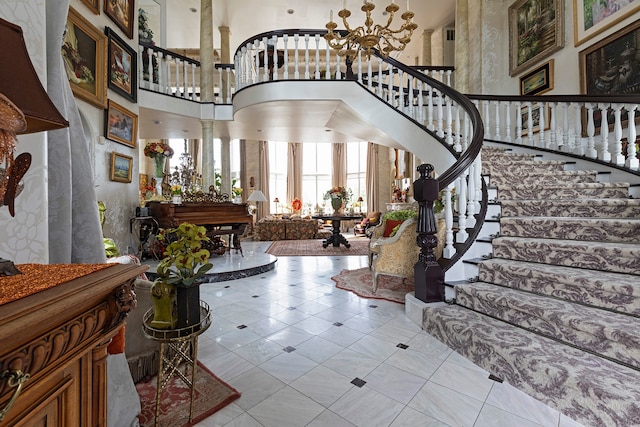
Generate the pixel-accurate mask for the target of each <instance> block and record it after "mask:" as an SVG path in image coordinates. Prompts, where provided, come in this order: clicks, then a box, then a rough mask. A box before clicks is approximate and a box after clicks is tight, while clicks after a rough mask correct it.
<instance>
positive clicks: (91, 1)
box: [82, 0, 100, 15]
mask: <svg viewBox="0 0 640 427" xmlns="http://www.w3.org/2000/svg"><path fill="white" fill-rule="evenodd" d="M82 4H84V5H85V6H87V7H88V8H89V9H91V12H93V13H94V14H96V15H100V0H82Z"/></svg>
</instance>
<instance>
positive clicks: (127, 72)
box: [104, 27, 138, 102]
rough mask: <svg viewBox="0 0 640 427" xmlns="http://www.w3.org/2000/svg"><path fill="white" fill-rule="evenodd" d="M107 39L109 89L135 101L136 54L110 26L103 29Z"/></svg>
mask: <svg viewBox="0 0 640 427" xmlns="http://www.w3.org/2000/svg"><path fill="white" fill-rule="evenodd" d="M104 32H105V34H106V35H107V40H108V44H107V46H108V48H107V52H108V57H107V59H108V61H107V72H108V74H109V78H108V87H109V89H111V90H113V91H115V92H117V93H119V94H120V95H122V96H124V97H125V98H127V99H129V100H130V101H131V102H136V101H137V99H138V98H137V90H136V87H137V86H138V85H137V75H138V67H137V63H138V62H137V59H138V57H137V55H136V53H135V51H134V50H133V48H132V47H131V46H129V45H128V44H127V43H125V41H124V40H122V38H120V36H118V35H117V34H116V33H115V31H113V30H112V29H111V28H109V27H106V28H105V30H104Z"/></svg>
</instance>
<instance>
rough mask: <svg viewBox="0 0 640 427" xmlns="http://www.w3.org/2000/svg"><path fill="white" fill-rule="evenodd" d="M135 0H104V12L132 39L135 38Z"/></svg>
mask: <svg viewBox="0 0 640 427" xmlns="http://www.w3.org/2000/svg"><path fill="white" fill-rule="evenodd" d="M134 2H135V1H134V0H104V13H105V14H106V15H107V16H108V17H109V18H111V20H112V21H113V22H114V23H115V24H116V25H117V26H118V28H120V29H121V30H122V31H123V32H124V34H125V35H126V36H127V37H129V38H130V39H132V38H133V18H134V9H133V6H134Z"/></svg>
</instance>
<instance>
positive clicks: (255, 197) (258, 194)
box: [247, 190, 267, 202]
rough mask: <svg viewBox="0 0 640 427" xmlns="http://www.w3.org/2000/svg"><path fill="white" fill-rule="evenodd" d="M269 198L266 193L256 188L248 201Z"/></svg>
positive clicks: (262, 200) (260, 200) (264, 200)
mask: <svg viewBox="0 0 640 427" xmlns="http://www.w3.org/2000/svg"><path fill="white" fill-rule="evenodd" d="M266 201H267V198H266V197H265V195H264V193H263V192H262V191H260V190H254V192H253V193H251V195H250V196H249V198H248V199H247V202H266Z"/></svg>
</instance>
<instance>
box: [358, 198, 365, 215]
mask: <svg viewBox="0 0 640 427" xmlns="http://www.w3.org/2000/svg"><path fill="white" fill-rule="evenodd" d="M362 202H364V199H363V198H362V196H360V197H358V210H359V211H360V213H362Z"/></svg>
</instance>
